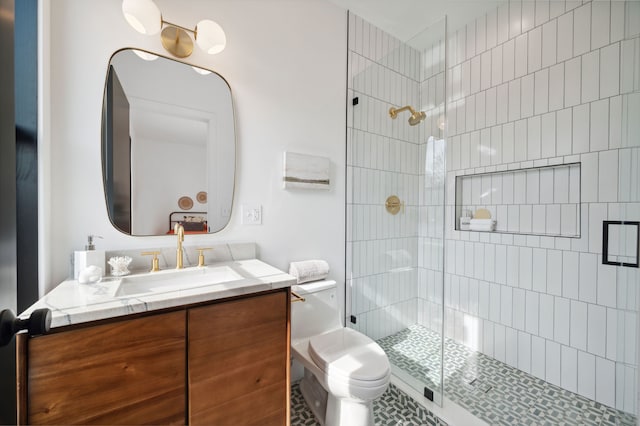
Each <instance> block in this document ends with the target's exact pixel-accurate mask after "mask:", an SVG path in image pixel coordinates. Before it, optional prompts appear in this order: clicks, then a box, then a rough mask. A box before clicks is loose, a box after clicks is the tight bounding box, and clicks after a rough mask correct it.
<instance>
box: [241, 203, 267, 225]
mask: <svg viewBox="0 0 640 426" xmlns="http://www.w3.org/2000/svg"><path fill="white" fill-rule="evenodd" d="M240 210H241V214H242V220H241V223H242V224H243V225H262V206H261V205H260V204H242V205H241V206H240Z"/></svg>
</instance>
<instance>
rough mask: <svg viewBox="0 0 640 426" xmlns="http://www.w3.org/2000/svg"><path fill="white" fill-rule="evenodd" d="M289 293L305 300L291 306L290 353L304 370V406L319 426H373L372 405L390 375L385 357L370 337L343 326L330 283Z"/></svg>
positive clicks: (308, 285) (298, 287) (307, 285)
mask: <svg viewBox="0 0 640 426" xmlns="http://www.w3.org/2000/svg"><path fill="white" fill-rule="evenodd" d="M291 290H292V291H293V292H295V293H297V294H298V295H300V296H301V297H303V298H305V301H304V302H298V303H293V304H292V305H291V349H292V354H293V357H294V359H296V360H297V361H298V362H300V363H301V364H302V365H303V366H304V378H303V379H302V381H301V382H300V390H301V392H302V395H303V396H304V399H305V401H306V402H307V404H308V405H309V407H310V408H311V410H312V411H313V414H315V416H316V417H317V419H318V420H319V421H320V423H322V424H323V425H326V426H337V425H349V426H360V425H362V426H364V425H373V424H374V421H373V400H374V399H376V398H378V397H379V396H381V395H382V394H383V393H384V391H385V390H386V389H387V386H388V385H389V378H390V376H391V368H390V365H389V359H388V358H387V355H386V354H385V353H384V351H383V350H382V348H381V347H380V346H379V345H378V344H377V343H376V342H374V341H373V340H371V339H370V338H369V337H367V336H365V335H364V334H362V333H360V332H358V331H355V330H352V329H350V328H345V327H343V326H342V321H341V320H340V314H339V311H338V306H337V297H336V282H335V281H329V280H327V281H316V282H311V283H305V284H299V285H295V286H292V287H291ZM292 299H294V297H293V296H292Z"/></svg>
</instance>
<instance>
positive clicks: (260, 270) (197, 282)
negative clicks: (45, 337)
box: [20, 259, 296, 328]
mask: <svg viewBox="0 0 640 426" xmlns="http://www.w3.org/2000/svg"><path fill="white" fill-rule="evenodd" d="M204 269H206V270H203V268H198V267H190V268H185V269H182V270H179V271H176V270H164V271H159V272H147V273H143V274H136V275H129V276H127V277H106V278H103V279H102V281H100V282H99V283H94V284H80V283H79V282H78V281H76V280H67V281H64V282H62V283H61V284H60V285H58V286H57V287H56V288H54V289H53V290H51V291H50V292H49V293H48V294H46V295H45V296H44V297H42V298H41V299H40V300H38V301H37V302H36V303H35V304H33V305H32V306H31V307H29V308H28V309H27V310H26V311H24V312H23V313H22V314H20V318H28V317H29V315H30V314H31V312H32V311H34V310H35V309H39V308H49V309H51V313H52V320H51V327H52V328H55V327H63V326H66V325H72V324H80V323H84V322H90V321H96V320H101V319H106V318H113V317H119V316H124V315H129V314H135V313H141V312H148V311H153V310H158V309H165V308H171V307H177V306H182V305H190V304H194V303H200V302H207V301H212V300H217V299H224V298H228V297H234V296H241V295H245V294H252V293H258V292H261V291H267V290H273V289H279V288H284V287H290V286H291V285H293V284H295V282H296V279H295V278H294V277H292V276H291V275H289V274H286V273H284V272H282V271H281V270H279V269H277V268H274V267H273V266H270V265H268V264H266V263H264V262H262V261H260V260H258V259H247V260H236V261H233V260H232V261H225V262H217V263H214V264H212V265H208V266H206V267H205V268H204ZM218 271H220V274H223V273H224V274H226V275H225V276H231V277H232V278H233V279H232V280H230V281H224V282H214V283H213V284H211V283H209V282H208V279H209V278H207V277H209V275H207V276H205V275H203V273H211V276H214V275H215V274H218ZM181 274H182V275H181ZM220 274H218V275H220ZM182 279H184V282H185V283H186V284H185V285H184V287H182V286H180V287H178V288H176V285H175V282H176V281H178V280H182ZM155 280H158V281H160V282H164V283H165V284H166V285H165V286H164V287H163V286H158V287H157V288H152V289H150V290H144V291H142V290H139V291H137V292H136V291H135V290H131V289H135V288H137V287H134V286H136V285H139V284H136V282H142V283H143V284H145V285H147V286H148V284H150V283H152V282H153V283H155ZM212 281H215V279H213V280H212ZM171 283H173V285H169V284H171ZM127 286H131V287H129V288H126V287H127ZM123 289H124V290H123ZM126 293H129V294H126Z"/></svg>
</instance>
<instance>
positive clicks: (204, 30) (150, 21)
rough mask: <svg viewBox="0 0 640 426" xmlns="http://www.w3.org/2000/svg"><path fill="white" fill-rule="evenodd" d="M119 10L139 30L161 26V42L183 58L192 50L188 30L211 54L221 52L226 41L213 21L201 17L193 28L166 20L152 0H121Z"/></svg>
mask: <svg viewBox="0 0 640 426" xmlns="http://www.w3.org/2000/svg"><path fill="white" fill-rule="evenodd" d="M122 13H123V14H124V17H125V19H126V20H127V22H128V23H129V25H131V26H132V27H133V28H134V29H135V30H136V31H138V32H139V33H142V34H147V35H154V34H157V33H158V32H160V30H162V32H161V33H160V39H161V40H162V45H163V46H164V48H165V49H167V51H168V52H169V53H171V54H172V55H174V56H176V57H178V58H186V57H187V56H189V55H191V53H192V52H193V41H192V40H191V37H189V34H188V32H190V33H192V34H193V38H194V39H195V41H196V43H197V44H198V46H199V47H200V48H201V49H202V50H204V51H205V52H207V53H208V54H210V55H215V54H216V53H220V52H222V51H223V50H224V48H225V46H226V44H227V37H226V36H225V34H224V31H223V29H222V27H221V26H220V25H218V24H217V23H216V22H214V21H211V20H209V19H203V20H202V21H200V22H198V23H197V24H196V27H195V29H193V30H190V29H188V28H185V27H181V26H180V25H177V24H173V23H171V22H169V21H165V20H164V19H163V17H162V14H161V13H160V9H158V6H157V5H156V4H155V3H154V2H153V0H123V1H122Z"/></svg>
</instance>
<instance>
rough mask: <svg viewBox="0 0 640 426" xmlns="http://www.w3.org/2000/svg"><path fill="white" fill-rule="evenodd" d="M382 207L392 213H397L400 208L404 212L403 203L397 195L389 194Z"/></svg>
mask: <svg viewBox="0 0 640 426" xmlns="http://www.w3.org/2000/svg"><path fill="white" fill-rule="evenodd" d="M384 207H385V208H386V209H387V211H388V212H389V213H391V214H392V215H396V214H398V212H400V209H401V208H402V211H403V212H404V203H403V202H402V201H400V198H398V196H397V195H391V196H389V198H387V201H386V202H385V203H384Z"/></svg>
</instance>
